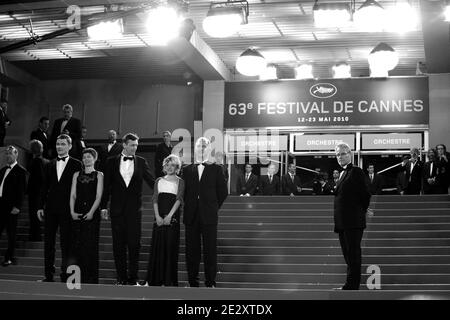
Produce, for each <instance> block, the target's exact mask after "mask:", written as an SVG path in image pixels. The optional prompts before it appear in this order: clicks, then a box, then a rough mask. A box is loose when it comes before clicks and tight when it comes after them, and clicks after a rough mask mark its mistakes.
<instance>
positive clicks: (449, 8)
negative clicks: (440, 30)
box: [444, 1, 450, 22]
mask: <svg viewBox="0 0 450 320" xmlns="http://www.w3.org/2000/svg"><path fill="white" fill-rule="evenodd" d="M444 19H445V21H448V22H450V2H449V1H447V5H446V6H445V8H444Z"/></svg>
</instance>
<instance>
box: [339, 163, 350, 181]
mask: <svg viewBox="0 0 450 320" xmlns="http://www.w3.org/2000/svg"><path fill="white" fill-rule="evenodd" d="M347 166H348V164H347V165H345V166H343V167H342V169H343V170H342V171H341V173H340V174H339V180H341V178H342V175H343V174H344V172H345V169H347Z"/></svg>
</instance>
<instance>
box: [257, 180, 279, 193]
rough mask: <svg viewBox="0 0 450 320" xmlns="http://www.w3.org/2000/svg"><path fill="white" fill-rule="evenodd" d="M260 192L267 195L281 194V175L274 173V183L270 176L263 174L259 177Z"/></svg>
mask: <svg viewBox="0 0 450 320" xmlns="http://www.w3.org/2000/svg"><path fill="white" fill-rule="evenodd" d="M258 189H259V193H260V194H262V195H266V196H272V195H279V194H281V183H280V177H278V176H277V175H274V176H273V177H272V183H270V181H269V176H268V175H266V176H261V177H260V178H259V185H258Z"/></svg>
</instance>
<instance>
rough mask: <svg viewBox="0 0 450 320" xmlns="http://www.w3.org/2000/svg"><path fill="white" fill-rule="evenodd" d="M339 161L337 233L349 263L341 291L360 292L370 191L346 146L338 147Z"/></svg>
mask: <svg viewBox="0 0 450 320" xmlns="http://www.w3.org/2000/svg"><path fill="white" fill-rule="evenodd" d="M335 150H336V158H337V161H338V163H339V165H340V166H341V167H342V168H343V169H344V170H343V171H342V172H341V174H340V179H339V182H338V185H337V188H336V193H335V198H334V232H336V233H338V234H339V241H340V244H341V248H342V253H343V255H344V259H345V262H346V264H347V280H346V282H345V285H344V286H343V287H342V288H341V289H342V290H358V289H359V285H360V282H361V239H362V236H363V231H364V229H365V228H366V214H371V211H370V210H368V208H369V203H370V192H369V189H368V187H367V184H366V181H365V177H364V172H363V171H362V170H361V168H359V167H356V166H353V165H352V163H351V159H352V152H351V150H350V147H349V146H348V144H346V143H340V144H338V145H337V146H336V149H335Z"/></svg>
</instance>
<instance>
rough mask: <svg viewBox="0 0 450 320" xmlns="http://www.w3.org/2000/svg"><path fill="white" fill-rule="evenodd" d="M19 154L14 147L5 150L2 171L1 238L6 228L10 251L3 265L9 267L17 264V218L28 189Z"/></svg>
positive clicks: (0, 196) (0, 198) (0, 201)
mask: <svg viewBox="0 0 450 320" xmlns="http://www.w3.org/2000/svg"><path fill="white" fill-rule="evenodd" d="M18 155H19V152H18V151H17V149H16V148H15V147H13V146H8V147H6V149H5V156H6V166H4V167H3V168H2V169H1V170H0V179H1V180H0V181H1V183H0V238H1V236H2V233H3V230H4V229H5V228H6V231H7V233H8V249H7V250H6V252H5V259H4V260H3V263H2V265H3V266H4V267H6V266H9V265H11V264H13V263H14V262H15V259H14V248H15V246H16V233H17V217H18V215H19V212H20V210H21V208H22V202H23V198H24V195H25V189H26V175H27V171H26V170H25V168H23V167H22V166H21V165H20V164H18V163H17V157H18Z"/></svg>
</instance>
